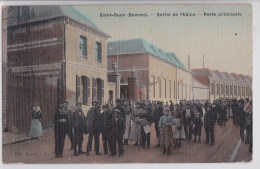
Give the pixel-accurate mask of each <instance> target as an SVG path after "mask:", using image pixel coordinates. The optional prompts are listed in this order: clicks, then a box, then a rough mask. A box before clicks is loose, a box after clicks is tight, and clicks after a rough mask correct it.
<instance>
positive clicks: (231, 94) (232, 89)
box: [230, 85, 233, 95]
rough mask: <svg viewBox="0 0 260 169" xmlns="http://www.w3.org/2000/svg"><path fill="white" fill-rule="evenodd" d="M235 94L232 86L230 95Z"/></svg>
mask: <svg viewBox="0 0 260 169" xmlns="http://www.w3.org/2000/svg"><path fill="white" fill-rule="evenodd" d="M232 94H233V87H232V86H231V85H230V95H232Z"/></svg>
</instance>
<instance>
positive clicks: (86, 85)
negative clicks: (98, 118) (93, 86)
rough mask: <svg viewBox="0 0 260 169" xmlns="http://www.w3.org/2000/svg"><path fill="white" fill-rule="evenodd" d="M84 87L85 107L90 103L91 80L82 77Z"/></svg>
mask: <svg viewBox="0 0 260 169" xmlns="http://www.w3.org/2000/svg"><path fill="white" fill-rule="evenodd" d="M81 80H82V86H83V91H82V92H83V102H82V104H83V105H89V103H90V101H89V99H90V78H88V77H86V76H81Z"/></svg>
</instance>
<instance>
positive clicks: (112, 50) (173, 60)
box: [107, 38, 187, 70]
mask: <svg viewBox="0 0 260 169" xmlns="http://www.w3.org/2000/svg"><path fill="white" fill-rule="evenodd" d="M107 53H108V54H107V55H108V56H109V55H123V54H133V53H149V54H151V55H153V56H154V57H157V58H159V59H161V60H164V61H166V62H168V63H170V64H173V65H175V66H177V67H179V68H182V69H185V70H187V69H186V67H185V66H184V64H183V63H182V62H181V61H180V60H179V58H178V57H177V56H176V55H175V54H174V53H167V52H165V51H164V50H163V49H161V48H159V47H157V46H155V45H154V44H152V43H150V42H148V41H146V40H144V39H141V38H139V39H130V40H122V41H113V42H108V47H107Z"/></svg>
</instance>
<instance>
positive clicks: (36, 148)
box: [3, 119, 252, 163]
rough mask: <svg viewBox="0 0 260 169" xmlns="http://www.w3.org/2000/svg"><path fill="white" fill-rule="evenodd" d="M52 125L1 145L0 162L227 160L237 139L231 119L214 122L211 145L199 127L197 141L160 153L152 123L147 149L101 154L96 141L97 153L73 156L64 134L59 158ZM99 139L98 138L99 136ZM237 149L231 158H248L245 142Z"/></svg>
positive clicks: (84, 148) (128, 148)
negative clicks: (222, 124) (35, 135)
mask: <svg viewBox="0 0 260 169" xmlns="http://www.w3.org/2000/svg"><path fill="white" fill-rule="evenodd" d="M53 135H54V133H53V128H49V129H45V131H44V132H43V135H42V136H41V137H40V139H39V140H32V141H27V142H24V143H18V144H14V145H7V146H4V147H3V162H4V163H18V162H21V163H184V162H185V163H189V162H191V163H198V162H200V163H203V162H206V163H207V162H228V161H229V159H230V156H231V154H232V152H233V150H234V148H235V146H236V143H237V141H238V139H239V128H238V127H237V126H234V125H233V123H232V121H231V119H230V120H229V121H228V122H227V124H226V127H220V126H218V125H216V126H215V138H216V143H215V145H214V146H210V145H208V144H205V143H204V142H205V132H204V128H203V130H202V140H201V143H192V142H185V141H183V144H182V147H181V148H180V149H174V150H173V154H171V155H164V154H162V148H156V147H155V145H156V144H157V139H156V137H155V131H154V127H152V133H151V149H144V148H143V147H142V146H134V145H133V144H134V142H133V141H130V145H128V146H124V149H125V152H124V154H123V157H118V156H114V157H111V156H109V155H105V154H104V153H103V146H102V145H101V142H100V152H101V153H102V155H101V156H97V155H95V154H94V152H93V151H92V152H91V153H90V156H85V155H80V156H77V157H75V156H74V155H73V150H69V149H70V141H69V138H68V137H67V136H66V140H65V148H64V153H63V158H55V155H54V137H53ZM87 137H88V135H85V136H84V142H83V150H84V151H85V150H86V146H87ZM100 139H101V138H100ZM241 147H242V148H241V149H239V151H238V156H237V157H236V158H235V161H245V160H247V161H249V160H250V159H251V156H252V153H249V152H248V145H245V144H244V142H242V143H241Z"/></svg>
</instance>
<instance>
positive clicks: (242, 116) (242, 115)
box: [237, 99, 246, 141]
mask: <svg viewBox="0 0 260 169" xmlns="http://www.w3.org/2000/svg"><path fill="white" fill-rule="evenodd" d="M237 116H238V124H239V127H240V138H241V141H244V129H245V123H246V112H245V111H244V100H242V99H241V100H239V102H238V114H237Z"/></svg>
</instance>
